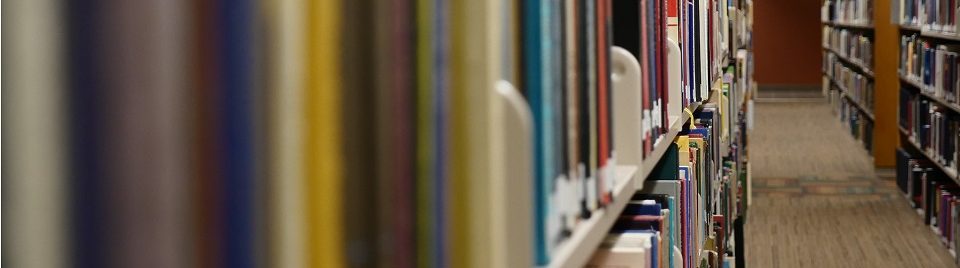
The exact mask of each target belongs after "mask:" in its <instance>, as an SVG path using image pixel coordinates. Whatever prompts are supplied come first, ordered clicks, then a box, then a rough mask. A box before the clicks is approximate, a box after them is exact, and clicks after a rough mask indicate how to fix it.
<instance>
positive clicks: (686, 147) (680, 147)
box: [677, 119, 692, 167]
mask: <svg viewBox="0 0 960 268" xmlns="http://www.w3.org/2000/svg"><path fill="white" fill-rule="evenodd" d="M691 120H692V119H691ZM677 151H678V152H680V153H679V158H680V165H681V166H688V167H689V166H690V137H689V136H686V135H684V136H677Z"/></svg>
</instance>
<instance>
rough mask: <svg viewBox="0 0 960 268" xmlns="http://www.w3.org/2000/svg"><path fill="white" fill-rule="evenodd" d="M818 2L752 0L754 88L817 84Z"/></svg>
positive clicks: (818, 54) (818, 76) (819, 58)
mask: <svg viewBox="0 0 960 268" xmlns="http://www.w3.org/2000/svg"><path fill="white" fill-rule="evenodd" d="M821 29H822V28H821V25H820V1H817V0H754V11H753V46H754V57H755V58H756V62H755V64H756V65H755V67H756V73H755V74H754V79H756V81H757V83H758V84H761V85H763V84H776V85H782V84H806V85H819V84H820V82H821V81H820V80H821V79H820V77H821V73H820V66H821V62H822V59H823V56H822V55H821V52H822V49H821V47H822V46H821V45H820V43H821V42H820V35H821V32H822V30H821Z"/></svg>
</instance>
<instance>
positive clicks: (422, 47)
mask: <svg viewBox="0 0 960 268" xmlns="http://www.w3.org/2000/svg"><path fill="white" fill-rule="evenodd" d="M746 3H749V1H720V0H677V1H627V0H590V1H575V0H563V1H547V0H527V1H522V2H520V3H514V2H513V1H507V0H495V1H449V0H397V1H375V0H351V1H346V0H331V1H305V0H279V1H263V0H244V1H236V2H231V3H230V4H225V3H223V2H222V1H216V0H199V1H192V2H191V1H184V0H148V1H144V3H138V4H135V5H134V4H130V3H128V2H126V1H119V0H81V1H70V2H69V3H68V2H66V1H59V0H35V1H34V0H12V1H11V2H9V3H5V4H9V5H7V7H9V8H12V9H11V10H12V12H11V13H10V14H15V17H11V21H13V22H15V23H11V24H10V25H11V26H12V27H11V28H10V31H9V32H10V34H11V36H14V38H11V40H15V41H14V42H15V43H14V44H15V46H11V47H10V49H12V50H11V52H13V53H12V54H11V55H17V56H12V57H10V58H9V59H8V61H4V67H8V70H7V71H8V72H9V74H11V75H10V76H8V77H5V78H8V79H9V82H10V87H9V88H10V89H11V90H10V91H8V92H6V93H9V94H10V95H9V96H8V97H11V98H12V99H11V100H14V101H11V102H10V103H11V106H9V107H8V108H10V110H9V111H11V113H9V114H10V115H12V116H11V119H10V122H9V123H10V126H11V127H10V130H11V132H10V136H8V138H11V139H12V140H11V141H16V142H15V143H16V144H17V145H12V146H11V148H10V150H9V151H5V153H7V156H8V157H9V159H10V161H12V162H11V163H16V164H14V165H11V166H12V167H10V170H9V171H10V172H9V173H8V174H6V175H8V179H9V183H10V184H8V185H9V186H10V187H13V188H10V189H12V190H11V191H10V192H11V193H12V195H11V196H9V197H10V198H11V200H17V202H11V203H12V204H14V205H13V206H12V207H11V208H10V212H11V213H12V214H11V215H13V216H11V217H10V218H11V219H14V222H12V223H11V224H10V225H9V226H8V227H10V230H11V234H12V235H11V236H12V237H14V239H12V240H11V241H13V242H11V244H10V245H9V246H10V247H11V248H13V249H14V252H16V253H17V254H12V255H10V256H11V257H10V259H8V261H9V263H10V264H13V265H14V266H37V267H60V266H70V265H75V266H83V267H102V266H129V267H140V266H149V265H151V264H157V265H159V266H169V267H181V266H192V265H195V266H202V267H217V266H229V267H251V266H275V267H300V266H311V267H344V266H349V267H376V266H389V267H529V266H535V265H538V266H547V265H555V264H556V263H553V262H552V261H551V260H552V257H553V256H552V254H553V251H554V250H555V249H556V248H557V247H558V246H559V245H560V244H562V243H563V242H564V241H566V240H567V238H569V237H570V236H571V235H573V232H575V231H576V230H577V227H578V226H580V225H579V224H582V223H583V222H585V219H589V218H590V217H591V215H596V214H598V213H595V212H597V211H600V210H602V209H605V205H607V204H609V203H610V202H612V201H613V200H612V196H611V192H612V191H613V189H615V188H616V186H617V185H623V183H625V181H623V180H621V178H618V177H616V176H615V174H616V173H615V170H614V169H615V168H616V167H617V165H618V164H617V159H616V151H617V150H616V148H617V144H614V143H613V138H612V137H613V133H614V131H615V130H616V127H617V126H615V124H614V122H613V118H614V111H615V110H616V109H615V107H613V105H612V103H613V100H614V99H615V94H614V92H618V90H619V92H623V91H627V90H638V91H642V92H643V94H644V98H643V101H642V103H636V105H638V106H639V105H642V106H643V107H644V110H645V111H644V112H643V115H642V116H643V118H645V121H649V122H650V124H649V127H647V130H649V134H650V135H645V136H638V137H635V138H636V139H644V140H645V141H646V142H648V143H650V146H653V145H654V144H655V143H656V141H657V140H660V142H672V141H664V140H663V138H662V136H663V135H664V133H665V132H666V131H667V130H668V128H670V126H667V125H666V122H667V120H666V116H667V115H668V114H681V113H682V112H683V111H682V110H681V109H682V108H681V109H675V110H668V109H667V107H671V106H669V105H668V104H671V103H673V104H676V103H680V104H684V105H681V107H686V105H685V104H693V103H697V102H705V101H706V100H707V99H708V96H709V94H710V89H711V85H713V84H714V82H718V81H721V70H722V69H723V68H725V67H727V66H728V65H730V64H729V63H728V61H727V59H732V58H733V57H732V55H731V53H732V51H733V50H732V49H731V48H733V47H740V46H743V47H748V46H749V25H746V26H745V24H746V23H748V22H749V20H750V19H749V18H750V15H749V12H750V11H749V8H750V7H749V5H748V4H746ZM5 30H7V28H5ZM731 37H736V38H731ZM630 40H633V41H630ZM668 40H672V41H674V42H675V43H676V44H677V45H678V46H677V47H678V48H679V54H680V55H679V58H680V64H681V66H680V67H679V68H678V69H679V70H680V71H679V77H680V79H679V80H676V81H667V80H668V78H669V77H672V75H677V74H678V73H669V72H668V70H667V67H666V64H667V63H666V61H667V59H666V55H667V54H666V53H667V50H668V48H667V43H669V42H668ZM737 42H739V43H737ZM616 46H619V47H622V48H625V49H627V50H629V51H631V52H632V53H633V56H634V57H635V58H636V59H637V61H638V62H640V63H641V64H642V66H643V68H642V69H641V73H640V74H638V75H639V76H642V77H643V79H642V81H643V82H642V85H640V86H639V87H638V88H636V89H617V90H614V89H613V86H612V82H611V73H613V71H612V69H614V67H615V66H613V65H612V59H611V58H612V56H611V51H612V50H613V48H614V47H616ZM741 51H742V50H741ZM741 54H742V55H740V56H737V66H747V67H749V68H750V69H752V63H749V62H750V58H751V57H752V55H750V54H749V53H747V52H743V53H741ZM671 56H672V55H671ZM744 69H747V68H744ZM737 72H740V73H742V75H741V76H740V77H743V79H748V78H749V77H750V75H749V73H746V72H748V71H742V70H741V71H737ZM724 79H726V78H724ZM730 80H731V81H733V80H735V79H730ZM723 81H727V80H723ZM674 82H676V84H677V85H681V86H680V87H679V88H676V89H674V88H668V86H667V85H669V84H673V83H674ZM731 83H733V82H731ZM744 83H747V82H744ZM727 87H729V88H738V89H740V90H736V91H734V90H725V91H724V92H721V93H719V94H723V95H724V96H725V97H726V99H736V100H737V101H740V100H741V96H744V94H745V93H744V90H746V87H744V86H740V85H736V86H734V85H729V84H728V85H727ZM668 89H669V90H668ZM670 90H675V91H670ZM677 92H681V94H679V96H681V97H680V98H678V99H671V98H668V97H667V96H669V95H671V93H677ZM719 94H718V95H719ZM719 98H720V97H718V99H719ZM722 105H723V106H717V107H715V108H713V109H716V114H717V115H718V116H720V114H723V115H729V114H736V112H727V111H730V110H732V109H734V108H733V107H731V106H736V107H741V106H743V105H742V104H741V103H735V104H732V105H731V104H728V103H725V104H722ZM705 106H708V107H709V106H710V105H705ZM705 109H706V108H705ZM717 121H720V120H719V119H717ZM725 122H729V123H726V124H728V125H735V124H737V123H736V120H734V119H726V120H725ZM718 129H719V128H718ZM526 131H529V133H527V132H526ZM718 133H719V132H718ZM729 133H731V134H727V135H732V133H733V132H729ZM5 134H7V133H5ZM715 136H722V135H720V134H716V135H715ZM717 145H718V146H719V143H717ZM648 149H649V148H648ZM714 151H715V152H717V151H719V150H714ZM632 164H633V165H636V164H637V163H632ZM527 168H529V170H527ZM527 171H529V173H528V172H527ZM20 201H23V202H20ZM5 208H7V207H5ZM13 233H16V234H13ZM560 265H562V264H560Z"/></svg>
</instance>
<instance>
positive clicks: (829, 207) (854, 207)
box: [745, 102, 956, 268]
mask: <svg viewBox="0 0 960 268" xmlns="http://www.w3.org/2000/svg"><path fill="white" fill-rule="evenodd" d="M755 107H756V111H755V114H756V118H755V120H756V125H755V128H754V131H753V133H752V136H751V141H750V142H751V144H750V149H751V150H750V160H751V162H752V169H753V196H754V199H753V202H752V205H751V207H750V210H749V214H748V215H749V216H748V219H747V225H746V227H745V228H746V234H745V236H746V238H745V239H746V245H747V247H748V248H747V249H746V250H747V251H746V257H747V267H764V268H766V267H956V265H955V264H954V259H953V257H952V256H950V254H949V253H948V252H947V249H946V248H945V247H944V246H943V245H942V244H941V242H940V240H939V239H938V238H937V237H936V235H934V234H933V232H932V231H931V230H930V228H928V227H927V226H925V225H923V223H921V222H920V218H919V217H918V216H917V214H916V213H914V212H913V211H912V210H910V209H909V208H908V206H907V203H906V201H905V200H904V199H903V197H902V196H901V195H899V193H898V190H897V189H896V185H895V183H894V181H893V179H892V178H878V177H877V175H876V173H877V172H875V171H874V169H873V164H872V163H873V160H872V159H871V158H870V157H869V155H868V154H867V152H866V150H864V149H863V146H862V145H861V144H860V143H859V142H858V141H856V140H855V139H853V138H852V137H851V136H850V135H849V134H848V133H847V132H846V131H845V130H844V128H843V127H842V126H841V125H840V123H839V120H838V119H836V117H835V116H834V115H832V114H831V112H830V109H829V106H828V105H827V104H826V103H824V102H805V103H757V105H756V106H755Z"/></svg>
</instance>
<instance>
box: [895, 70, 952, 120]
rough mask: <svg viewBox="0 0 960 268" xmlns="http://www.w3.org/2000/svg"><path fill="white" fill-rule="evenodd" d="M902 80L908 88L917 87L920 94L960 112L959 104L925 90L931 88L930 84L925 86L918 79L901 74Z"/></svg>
mask: <svg viewBox="0 0 960 268" xmlns="http://www.w3.org/2000/svg"><path fill="white" fill-rule="evenodd" d="M900 81H902V82H903V83H904V84H906V85H908V86H907V87H906V88H910V89H915V90H917V91H918V92H919V94H920V95H922V96H924V97H926V98H927V99H930V100H933V101H935V102H937V103H939V104H940V105H941V106H943V107H947V108H950V109H951V110H953V111H955V112H957V113H960V105H958V104H957V103H953V102H948V101H947V100H945V99H943V98H941V97H937V96H935V95H933V94H930V93H928V92H927V91H929V90H925V89H926V88H929V87H928V86H925V85H923V84H920V83H919V82H917V81H916V79H911V78H907V77H905V76H903V75H900Z"/></svg>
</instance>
